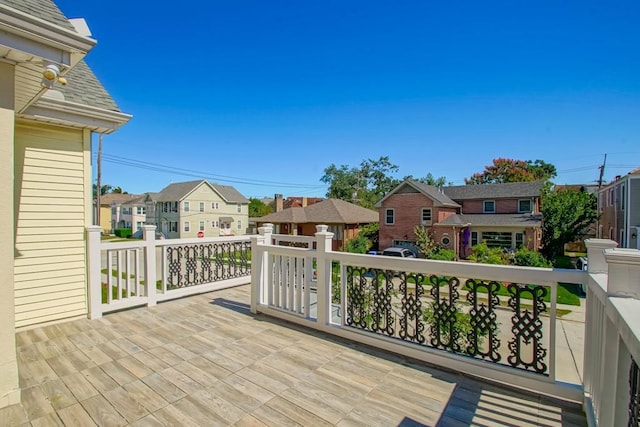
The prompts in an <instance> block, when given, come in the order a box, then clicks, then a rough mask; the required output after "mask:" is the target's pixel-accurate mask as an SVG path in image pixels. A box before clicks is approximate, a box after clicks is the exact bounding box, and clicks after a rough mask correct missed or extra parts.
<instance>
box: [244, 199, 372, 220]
mask: <svg viewBox="0 0 640 427" xmlns="http://www.w3.org/2000/svg"><path fill="white" fill-rule="evenodd" d="M378 218H379V217H378V212H376V211H372V210H371V209H366V208H363V207H361V206H358V205H354V204H353V203H349V202H346V201H344V200H340V199H327V200H323V201H322V202H318V203H314V204H313V205H311V206H307V207H306V208H299V207H293V208H287V209H284V210H282V211H280V212H275V213H272V214H269V215H265V216H263V217H260V218H257V219H256V220H257V221H259V222H273V223H293V224H304V223H312V224H322V223H327V224H368V223H372V222H378Z"/></svg>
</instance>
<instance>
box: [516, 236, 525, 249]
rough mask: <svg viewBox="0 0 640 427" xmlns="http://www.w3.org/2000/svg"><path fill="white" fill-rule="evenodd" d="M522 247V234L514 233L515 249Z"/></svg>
mask: <svg viewBox="0 0 640 427" xmlns="http://www.w3.org/2000/svg"><path fill="white" fill-rule="evenodd" d="M522 245H524V233H516V248H519V247H520V246H522Z"/></svg>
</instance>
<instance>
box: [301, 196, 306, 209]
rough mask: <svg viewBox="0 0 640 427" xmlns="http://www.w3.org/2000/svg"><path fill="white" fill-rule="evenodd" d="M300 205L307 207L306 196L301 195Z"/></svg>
mask: <svg viewBox="0 0 640 427" xmlns="http://www.w3.org/2000/svg"><path fill="white" fill-rule="evenodd" d="M302 207H303V208H306V207H307V198H306V197H302Z"/></svg>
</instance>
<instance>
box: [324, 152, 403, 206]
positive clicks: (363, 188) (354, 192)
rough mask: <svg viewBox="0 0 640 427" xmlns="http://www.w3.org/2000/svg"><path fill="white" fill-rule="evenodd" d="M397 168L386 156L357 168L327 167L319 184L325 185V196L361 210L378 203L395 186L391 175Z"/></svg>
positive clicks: (362, 163) (394, 180)
mask: <svg viewBox="0 0 640 427" xmlns="http://www.w3.org/2000/svg"><path fill="white" fill-rule="evenodd" d="M397 171H398V166H397V165H394V164H393V163H391V162H390V161H389V157H388V156H383V157H380V158H379V159H378V160H372V159H367V160H363V161H362V162H361V163H360V165H359V166H358V167H350V166H348V165H341V166H336V165H335V164H331V165H330V166H329V167H327V168H326V169H325V170H324V175H323V176H322V178H320V181H322V182H324V183H325V184H329V189H328V190H327V197H329V198H331V197H333V198H336V199H341V200H346V201H348V202H352V203H355V204H357V205H360V206H363V207H365V208H372V207H373V206H374V205H375V204H376V202H377V201H378V200H380V199H381V198H382V197H384V195H385V194H387V193H388V192H389V191H391V190H393V188H394V187H395V186H396V185H398V183H399V181H398V180H397V179H395V178H393V176H392V174H393V173H396V172H397Z"/></svg>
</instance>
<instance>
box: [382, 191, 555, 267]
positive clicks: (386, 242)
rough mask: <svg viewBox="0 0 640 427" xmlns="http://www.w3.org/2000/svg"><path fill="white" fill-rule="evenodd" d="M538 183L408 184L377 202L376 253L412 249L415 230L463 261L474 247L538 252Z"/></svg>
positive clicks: (539, 236)
mask: <svg viewBox="0 0 640 427" xmlns="http://www.w3.org/2000/svg"><path fill="white" fill-rule="evenodd" d="M542 185H543V182H542V181H538V182H514V183H507V184H485V185H461V186H451V187H444V188H442V189H440V188H436V187H433V186H430V185H426V184H423V183H420V182H417V181H412V180H407V181H404V182H403V183H401V184H400V185H398V186H397V187H396V188H395V189H394V190H393V191H391V192H390V193H389V194H387V195H386V196H385V197H384V198H383V199H382V200H380V201H379V202H378V203H377V204H376V207H378V209H379V217H380V235H379V239H380V248H385V247H388V246H401V247H407V248H410V249H412V250H414V251H417V250H416V247H415V241H416V237H415V234H414V232H413V230H414V228H415V227H416V226H417V225H422V226H424V227H427V228H429V231H431V233H432V235H433V238H434V240H435V242H436V243H437V244H439V245H440V246H442V247H445V248H449V249H454V250H455V251H456V254H457V256H459V257H461V258H465V257H466V256H467V255H468V254H469V253H470V249H471V247H472V246H473V245H476V244H478V243H480V242H482V241H485V242H486V243H487V245H488V246H490V247H503V248H506V249H515V248H517V247H519V246H521V245H525V246H526V247H528V248H529V249H532V250H538V249H539V248H540V242H541V225H542V217H541V214H540V193H541V190H542Z"/></svg>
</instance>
